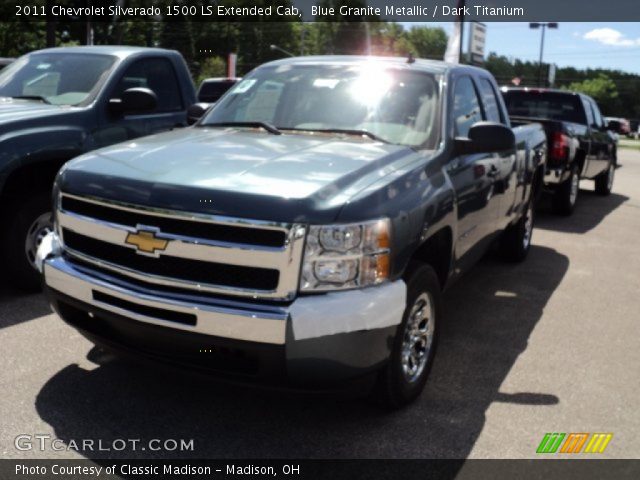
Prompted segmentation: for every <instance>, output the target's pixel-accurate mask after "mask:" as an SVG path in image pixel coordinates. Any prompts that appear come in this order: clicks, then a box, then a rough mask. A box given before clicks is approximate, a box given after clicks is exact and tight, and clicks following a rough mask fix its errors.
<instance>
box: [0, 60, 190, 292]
mask: <svg viewBox="0 0 640 480" xmlns="http://www.w3.org/2000/svg"><path fill="white" fill-rule="evenodd" d="M195 101H196V97H195V88H194V86H193V82H192V80H191V76H190V73H189V71H188V70H187V67H186V64H185V62H184V60H183V58H182V56H181V55H180V54H179V53H178V52H174V51H169V50H162V49H152V48H138V47H69V48H54V49H47V50H41V51H37V52H33V53H30V54H28V55H25V56H23V57H21V58H19V59H17V60H15V61H14V62H12V63H11V64H10V65H9V66H7V67H6V68H5V69H4V70H2V72H0V205H1V206H2V207H1V208H2V217H3V218H2V225H3V228H2V230H1V232H0V245H1V247H2V254H3V256H4V258H3V267H4V270H6V272H8V274H9V276H10V278H11V282H12V284H14V285H16V286H19V287H22V288H27V289H34V288H39V286H40V277H39V275H38V272H37V271H36V269H35V264H34V261H35V254H36V250H37V247H38V245H39V244H40V242H41V240H42V238H43V237H44V235H46V233H47V232H48V231H50V230H51V225H50V221H49V217H50V210H51V189H52V186H53V180H54V178H55V176H56V174H57V173H58V170H59V169H60V167H62V165H63V164H64V163H65V162H66V161H67V160H69V159H70V158H73V157H76V156H78V155H80V154H82V153H84V152H88V151H90V150H94V149H96V148H100V147H105V146H107V145H111V144H114V143H119V142H124V141H127V140H132V139H135V138H138V137H141V136H144V135H149V134H152V133H157V132H161V131H164V130H171V129H173V128H174V127H182V126H185V125H186V124H187V118H186V112H187V108H188V107H189V106H191V105H192V104H194V103H195ZM6 272H3V273H6Z"/></svg>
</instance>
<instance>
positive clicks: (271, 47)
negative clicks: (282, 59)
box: [269, 45, 295, 57]
mask: <svg viewBox="0 0 640 480" xmlns="http://www.w3.org/2000/svg"><path fill="white" fill-rule="evenodd" d="M269 48H270V49H271V50H273V51H276V50H277V51H279V52H282V53H284V54H285V55H289V56H290V57H295V55H294V54H293V53H291V52H288V51H286V50H285V49H284V48H281V47H279V46H278V45H269Z"/></svg>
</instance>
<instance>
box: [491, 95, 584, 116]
mask: <svg viewBox="0 0 640 480" xmlns="http://www.w3.org/2000/svg"><path fill="white" fill-rule="evenodd" d="M503 96H504V101H505V104H506V106H507V110H508V111H509V115H510V116H512V117H530V118H541V119H547V120H560V121H564V122H573V123H581V124H586V123H587V119H586V117H585V110H584V108H583V106H582V102H581V101H580V97H579V96H578V95H573V94H570V93H560V92H546V91H544V90H530V91H525V90H510V91H506V92H504V93H503Z"/></svg>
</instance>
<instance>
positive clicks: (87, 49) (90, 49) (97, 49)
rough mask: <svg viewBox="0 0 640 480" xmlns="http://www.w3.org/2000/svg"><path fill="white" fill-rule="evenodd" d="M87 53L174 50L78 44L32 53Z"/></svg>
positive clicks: (118, 54)
mask: <svg viewBox="0 0 640 480" xmlns="http://www.w3.org/2000/svg"><path fill="white" fill-rule="evenodd" d="M58 52H60V53H63V52H67V53H87V54H102V55H114V56H116V57H119V58H125V57H129V56H131V55H136V54H140V53H145V52H149V53H164V54H169V53H171V54H175V53H176V52H175V50H167V49H164V48H151V47H131V46H127V45H91V46H78V47H56V48H45V49H42V50H36V51H35V52H33V53H58Z"/></svg>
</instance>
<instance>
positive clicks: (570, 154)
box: [502, 87, 617, 215]
mask: <svg viewBox="0 0 640 480" xmlns="http://www.w3.org/2000/svg"><path fill="white" fill-rule="evenodd" d="M502 94H503V97H504V100H505V103H506V105H507V110H508V111H509V116H510V117H511V123H512V124H513V125H524V124H526V123H529V122H535V123H541V124H542V125H544V128H545V131H546V133H547V139H548V140H547V142H548V152H549V158H548V162H547V170H546V174H545V177H544V185H545V189H546V190H548V191H550V192H551V193H552V194H553V207H554V210H555V211H556V212H557V213H560V214H563V215H570V214H571V213H573V210H574V208H575V205H576V202H577V200H578V192H579V185H580V179H581V178H583V179H590V180H594V181H595V189H596V193H598V194H600V195H609V193H611V189H612V187H613V179H614V175H615V169H616V161H617V160H616V154H617V151H616V139H615V137H614V136H613V135H612V133H611V132H610V131H609V130H608V129H607V125H606V123H605V121H604V119H603V118H602V115H601V114H600V109H599V108H598V105H597V104H596V102H595V101H594V100H593V99H592V98H591V97H589V96H587V95H584V94H582V93H577V92H569V91H565V90H548V89H539V88H512V87H503V88H502Z"/></svg>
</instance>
